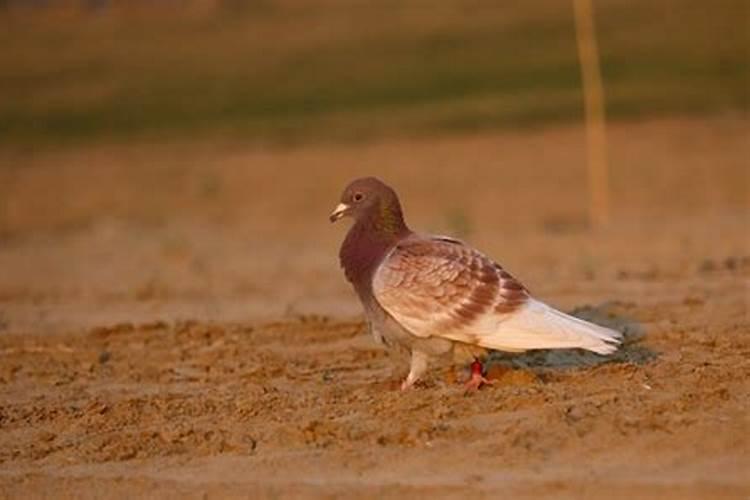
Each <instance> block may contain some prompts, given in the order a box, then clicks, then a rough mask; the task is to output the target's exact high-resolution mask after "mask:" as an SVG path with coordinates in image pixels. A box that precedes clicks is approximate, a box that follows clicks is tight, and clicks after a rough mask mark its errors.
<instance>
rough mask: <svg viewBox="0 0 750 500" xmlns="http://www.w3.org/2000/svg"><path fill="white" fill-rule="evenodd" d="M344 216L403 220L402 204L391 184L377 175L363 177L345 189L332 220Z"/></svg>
mask: <svg viewBox="0 0 750 500" xmlns="http://www.w3.org/2000/svg"><path fill="white" fill-rule="evenodd" d="M342 217H352V218H354V220H361V219H365V218H368V217H372V218H397V219H399V220H401V219H402V215H401V204H400V203H399V201H398V196H397V195H396V192H395V191H394V190H393V189H392V188H391V187H390V186H388V185H387V184H385V183H383V182H382V181H381V180H379V179H376V178H375V177H363V178H361V179H356V180H354V181H352V182H351V183H350V184H349V185H348V186H347V187H346V189H344V192H343V194H342V195H341V201H340V203H339V205H338V206H337V207H336V209H335V210H334V211H333V213H331V217H330V220H331V222H336V221H337V220H339V219H341V218H342Z"/></svg>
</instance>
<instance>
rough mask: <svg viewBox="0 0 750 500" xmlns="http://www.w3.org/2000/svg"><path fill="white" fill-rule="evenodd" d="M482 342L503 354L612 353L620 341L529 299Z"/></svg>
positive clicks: (618, 335)
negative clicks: (545, 351) (530, 351)
mask: <svg viewBox="0 0 750 500" xmlns="http://www.w3.org/2000/svg"><path fill="white" fill-rule="evenodd" d="M482 340H483V341H484V342H483V344H485V345H484V347H489V348H493V349H498V350H506V351H525V350H528V349H571V348H579V349H586V350H588V351H593V352H595V353H598V354H612V353H613V352H615V351H616V350H617V347H618V345H619V344H620V343H621V342H622V334H621V333H620V332H617V331H615V330H611V329H609V328H605V327H603V326H599V325H595V324H593V323H589V322H588V321H584V320H582V319H579V318H575V317H573V316H570V315H568V314H565V313H563V312H560V311H558V310H556V309H553V308H552V307H550V306H548V305H546V304H544V303H542V302H539V301H538V300H534V299H531V298H530V299H529V300H528V302H527V303H526V304H524V306H523V307H521V308H520V309H518V310H517V311H515V312H513V313H512V314H511V315H510V316H509V317H507V318H506V319H504V320H503V321H502V322H501V323H500V328H499V331H498V332H497V334H495V335H488V336H483V338H482Z"/></svg>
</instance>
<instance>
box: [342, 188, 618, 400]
mask: <svg viewBox="0 0 750 500" xmlns="http://www.w3.org/2000/svg"><path fill="white" fill-rule="evenodd" d="M344 217H351V218H352V219H353V220H354V222H353V224H352V226H351V227H350V229H349V232H348V233H347V235H346V238H345V239H344V242H343V244H342V245H341V250H340V253H339V257H340V262H341V267H342V268H343V270H344V274H345V275H346V278H347V280H348V281H349V282H350V283H351V284H352V286H353V288H354V291H355V292H356V294H357V296H358V297H359V300H360V301H361V303H362V306H363V308H364V313H365V318H366V321H367V325H368V327H369V330H370V332H371V334H372V335H373V336H374V338H375V340H376V341H378V342H379V343H381V344H384V345H386V346H396V347H400V348H402V349H405V350H406V351H407V352H409V353H410V355H411V361H410V367H409V374H408V375H407V377H406V379H405V380H404V381H403V383H402V384H401V388H402V389H403V390H406V389H409V388H411V387H413V386H414V384H415V383H416V382H417V381H419V380H420V379H421V378H422V376H423V375H424V374H425V372H426V371H427V368H428V363H429V361H430V360H431V359H433V358H440V357H444V356H449V355H453V356H454V360H466V361H469V360H470V359H473V362H472V363H471V378H470V380H469V382H468V383H467V389H478V388H479V387H480V386H482V385H483V384H485V383H488V381H487V380H486V379H485V378H484V376H483V366H482V363H481V361H480V358H481V357H482V356H483V355H485V354H486V353H487V352H488V351H490V350H497V351H506V352H523V351H526V350H531V349H571V348H579V349H585V350H588V351H592V352H595V353H597V354H601V355H607V354H611V353H613V352H615V351H616V350H617V348H618V345H619V344H620V342H621V341H622V334H621V333H620V332H617V331H614V330H611V329H609V328H605V327H602V326H599V325H595V324H593V323H589V322H587V321H584V320H582V319H579V318H575V317H573V316H569V315H567V314H565V313H563V312H560V311H558V310H556V309H554V308H552V307H550V306H548V305H546V304H544V303H543V302H541V301H539V300H537V299H535V298H533V297H532V296H531V295H530V293H529V291H528V290H527V289H526V287H525V286H524V285H523V284H521V282H520V281H518V280H517V279H516V278H514V277H513V276H512V275H511V274H510V273H509V272H507V271H506V270H505V269H503V268H502V267H501V266H500V265H499V264H497V263H496V262H494V261H493V260H492V259H491V258H489V257H487V256H486V255H484V254H482V253H481V252H479V251H478V250H475V249H474V248H471V247H470V246H469V245H467V244H466V243H464V242H462V241H461V240H458V239H454V238H450V237H446V236H431V235H420V234H417V233H415V232H413V231H412V230H411V229H409V227H408V226H407V225H406V222H405V221H404V216H403V211H402V209H401V203H400V201H399V198H398V195H397V194H396V192H395V191H394V190H393V189H392V188H391V187H390V186H388V185H386V184H385V183H383V182H382V181H380V180H379V179H377V178H375V177H364V178H360V179H356V180H354V181H352V182H351V183H350V184H349V185H348V186H347V187H346V189H344V192H343V194H342V196H341V200H340V203H339V205H338V206H337V207H336V208H335V210H334V211H333V212H332V213H331V215H330V221H331V222H332V223H333V222H336V221H338V220H339V219H342V218H344Z"/></svg>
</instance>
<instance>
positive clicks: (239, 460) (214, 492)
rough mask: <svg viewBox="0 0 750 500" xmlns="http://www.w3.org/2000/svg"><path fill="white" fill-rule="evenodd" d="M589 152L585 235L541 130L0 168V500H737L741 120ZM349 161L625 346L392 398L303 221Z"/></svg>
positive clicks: (573, 177)
mask: <svg viewBox="0 0 750 500" xmlns="http://www.w3.org/2000/svg"><path fill="white" fill-rule="evenodd" d="M610 139H611V160H612V166H613V173H612V184H613V186H612V198H613V210H612V212H613V213H612V223H611V224H610V225H609V226H608V227H606V228H602V229H597V230H589V229H587V228H586V222H585V221H586V217H585V214H586V190H585V183H584V182H582V179H583V178H584V175H585V170H584V168H583V153H582V146H583V137H582V135H581V132H580V130H578V129H576V128H570V127H565V128H557V129H547V130H540V131H529V132H525V133H518V134H513V133H503V134H482V135H474V136H464V137H451V138H433V139H419V140H408V139H400V140H388V141H386V142H381V143H372V144H348V145H318V146H309V147H305V148H301V149H287V150H281V149H267V150H261V149H247V148H246V147H243V146H242V145H238V144H236V143H229V144H216V143H211V144H166V145H165V144H160V145H148V144H141V145H138V146H113V145H112V146H100V147H96V148H87V149H83V148H80V149H76V150H68V151H64V152H43V153H38V152H37V153H34V152H30V151H26V152H24V151H12V152H11V151H6V152H0V167H1V168H0V200H2V206H0V209H1V211H0V270H1V272H0V497H2V498H5V497H8V498H73V497H75V498H97V497H98V498H103V497H106V498H130V497H133V496H159V497H175V498H177V497H179V498H183V497H186V498H218V497H252V498H279V497H288V496H294V497H302V498H305V497H318V496H325V497H334V498H335V497H351V496H352V495H354V494H356V495H358V496H362V497H372V498H376V497H377V498H406V497H412V498H413V497H414V496H415V495H417V496H426V495H428V494H429V495H433V496H442V497H455V498H465V497H468V496H472V497H492V498H498V497H504V498H509V497H518V498H533V497H538V496H540V495H554V496H555V497H556V498H580V497H590V498H601V497H602V496H607V497H611V498H625V497H628V498H680V499H682V498H748V496H749V495H750V479H748V478H749V477H750V474H748V471H750V417H749V415H750V411H749V410H750V408H749V405H750V314H749V312H748V311H749V301H750V288H749V284H750V237H749V236H748V235H749V234H750V218H749V217H750V197H749V192H748V189H749V188H750V186H749V184H748V182H749V181H750V178H749V177H748V176H749V175H750V174H749V172H750V168H748V167H749V166H748V158H750V146H748V127H747V123H746V122H744V121H742V120H739V119H733V118H721V119H718V118H717V119H711V120H687V121H686V120H679V121H678V120H672V121H658V122H647V123H640V124H635V123H634V124H623V125H617V126H614V127H613V128H612V131H611V137H610ZM361 173H378V174H379V175H381V176H382V177H383V178H385V179H387V180H389V181H391V182H392V183H393V184H394V185H396V187H397V188H398V189H399V191H400V192H401V194H402V196H403V198H404V204H405V208H406V211H407V216H408V218H409V220H410V221H411V224H412V226H414V227H416V228H419V229H423V230H426V231H434V232H441V233H450V234H454V235H455V234H457V235H459V236H462V237H464V238H465V239H467V240H468V241H470V242H471V243H472V244H474V245H476V246H478V247H479V248H481V249H483V250H484V251H485V252H487V253H489V254H490V255H492V256H494V257H495V258H496V259H497V260H498V261H499V262H500V263H502V264H503V265H504V266H505V267H506V268H508V269H509V270H510V271H511V272H513V273H514V274H515V275H517V276H518V277H519V278H521V279H522V280H523V281H524V282H525V284H526V285H527V286H528V287H529V288H530V289H531V290H532V292H534V293H535V294H536V295H537V296H538V297H540V298H541V299H543V300H545V301H547V302H550V303H552V304H554V305H556V306H558V307H561V308H563V309H565V310H569V311H574V312H575V313H576V314H578V315H581V316H583V317H588V318H592V319H593V320H595V321H597V322H600V323H603V324H609V325H612V326H614V327H617V328H620V329H622V330H623V331H625V333H626V337H627V343H626V345H625V347H624V348H623V349H622V350H621V352H620V353H618V354H617V355H616V356H614V357H613V358H611V359H599V358H597V357H596V356H593V355H585V354H582V353H579V352H555V353H549V352H539V353H530V354H525V355H515V356H509V355H499V354H497V355H493V357H492V360H491V367H490V370H491V373H490V375H491V376H492V378H494V379H495V380H496V382H495V384H494V385H493V386H490V387H486V388H484V389H483V390H481V391H480V392H478V393H475V394H471V395H465V394H464V393H463V391H462V390H461V387H460V384H458V383H457V382H456V377H457V374H456V371H455V370H453V369H451V368H450V367H436V369H435V370H433V371H432V372H431V374H430V377H429V378H428V380H427V381H426V383H425V384H424V386H423V387H421V388H419V389H417V390H415V391H412V392H409V393H405V394H402V393H400V392H399V391H397V390H395V389H394V386H395V385H396V384H397V383H398V380H399V378H400V377H402V376H403V375H404V374H405V373H406V369H407V366H406V363H405V360H404V359H401V358H400V357H398V356H394V355H393V354H390V353H388V352H386V351H382V350H380V349H379V348H378V347H377V346H376V345H375V344H374V342H373V341H372V340H371V339H369V338H368V337H367V336H366V335H365V334H364V332H363V326H362V324H361V319H360V317H359V309H358V304H357V303H356V301H355V299H354V297H353V295H352V293H351V291H350V290H349V288H348V286H347V284H346V283H345V282H344V280H343V277H342V275H341V273H340V271H339V270H338V265H337V258H336V252H337V249H338V243H339V242H340V240H341V238H342V237H343V233H344V231H345V228H344V227H343V226H329V225H328V224H327V221H326V217H327V214H328V212H329V211H330V209H331V208H332V207H333V206H334V205H335V203H336V201H337V198H338V195H339V191H340V189H341V187H342V186H343V185H344V184H345V182H346V181H347V180H349V179H350V178H352V177H354V176H355V175H358V174H361Z"/></svg>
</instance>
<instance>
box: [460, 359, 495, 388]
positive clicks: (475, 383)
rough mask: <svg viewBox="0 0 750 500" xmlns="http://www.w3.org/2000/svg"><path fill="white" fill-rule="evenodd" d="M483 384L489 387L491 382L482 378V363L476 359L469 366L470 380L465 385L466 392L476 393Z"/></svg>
mask: <svg viewBox="0 0 750 500" xmlns="http://www.w3.org/2000/svg"><path fill="white" fill-rule="evenodd" d="M485 384H487V385H491V384H492V382H491V381H489V380H487V379H486V378H484V375H482V363H481V362H480V361H479V360H478V359H475V360H474V362H473V363H472V364H471V378H470V379H469V381H468V382H466V385H465V388H466V392H474V391H478V390H479V388H480V387H482V386H483V385H485Z"/></svg>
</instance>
